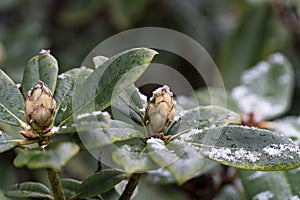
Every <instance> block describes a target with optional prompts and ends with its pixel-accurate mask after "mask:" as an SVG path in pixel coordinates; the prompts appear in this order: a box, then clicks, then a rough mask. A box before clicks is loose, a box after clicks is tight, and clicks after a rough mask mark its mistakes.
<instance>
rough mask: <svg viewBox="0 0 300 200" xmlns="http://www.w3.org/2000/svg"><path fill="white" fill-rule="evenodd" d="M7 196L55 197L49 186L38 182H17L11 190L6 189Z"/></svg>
mask: <svg viewBox="0 0 300 200" xmlns="http://www.w3.org/2000/svg"><path fill="white" fill-rule="evenodd" d="M5 196H7V197H10V198H38V199H54V198H53V196H52V195H51V192H50V190H49V188H48V187H47V186H45V185H43V184H41V183H36V182H25V183H21V184H16V185H14V186H13V187H12V189H11V190H8V191H6V193H5Z"/></svg>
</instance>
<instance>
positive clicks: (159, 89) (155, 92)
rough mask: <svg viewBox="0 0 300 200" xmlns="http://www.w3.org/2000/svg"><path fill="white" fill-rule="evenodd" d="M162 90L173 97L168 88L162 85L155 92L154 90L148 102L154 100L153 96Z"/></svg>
mask: <svg viewBox="0 0 300 200" xmlns="http://www.w3.org/2000/svg"><path fill="white" fill-rule="evenodd" d="M162 89H165V90H166V91H167V93H169V94H170V96H173V93H172V92H171V90H170V88H169V86H167V85H164V86H162V87H159V88H157V89H156V90H154V91H153V92H152V97H151V98H150V101H153V99H154V97H155V94H157V93H159V92H160V91H161V90H162Z"/></svg>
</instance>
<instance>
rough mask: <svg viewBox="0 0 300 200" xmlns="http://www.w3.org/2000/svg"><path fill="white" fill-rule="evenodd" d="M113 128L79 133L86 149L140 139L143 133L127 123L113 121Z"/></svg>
mask: <svg viewBox="0 0 300 200" xmlns="http://www.w3.org/2000/svg"><path fill="white" fill-rule="evenodd" d="M110 126H111V128H97V129H93V130H89V131H82V132H79V136H80V139H81V141H82V143H83V144H84V146H85V148H86V149H94V148H99V147H104V146H107V145H110V144H114V143H116V142H121V141H126V140H130V139H134V138H140V137H141V136H142V133H140V132H139V131H138V130H136V129H134V127H133V126H132V125H130V124H127V123H125V122H121V121H117V120H112V121H111V124H110Z"/></svg>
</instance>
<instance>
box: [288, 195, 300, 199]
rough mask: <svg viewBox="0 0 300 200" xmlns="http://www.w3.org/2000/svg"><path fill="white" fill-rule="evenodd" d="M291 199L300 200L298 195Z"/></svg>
mask: <svg viewBox="0 0 300 200" xmlns="http://www.w3.org/2000/svg"><path fill="white" fill-rule="evenodd" d="M290 200H300V198H299V196H298V195H295V196H292V197H291V199H290Z"/></svg>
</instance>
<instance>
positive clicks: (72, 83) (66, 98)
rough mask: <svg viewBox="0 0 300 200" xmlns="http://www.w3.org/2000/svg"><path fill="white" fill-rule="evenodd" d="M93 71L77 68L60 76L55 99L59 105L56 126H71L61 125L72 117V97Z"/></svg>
mask: <svg viewBox="0 0 300 200" xmlns="http://www.w3.org/2000/svg"><path fill="white" fill-rule="evenodd" d="M92 72H93V70H91V69H87V68H75V69H71V70H69V71H67V72H65V73H62V74H60V75H58V77H57V78H58V79H57V84H56V90H55V93H54V96H53V97H54V99H55V100H56V103H57V111H56V116H55V122H54V125H55V126H58V125H59V126H62V125H69V124H71V123H69V124H60V123H61V122H62V121H63V120H64V119H66V118H68V117H69V116H71V115H72V97H73V93H74V91H75V90H76V87H77V86H78V85H79V84H80V82H81V83H82V82H83V81H84V80H85V78H86V77H87V76H89V75H90V74H91V73H92Z"/></svg>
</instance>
